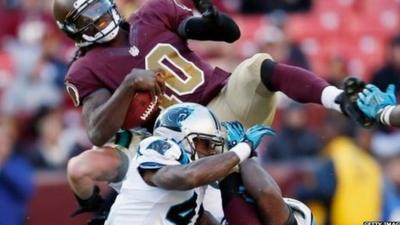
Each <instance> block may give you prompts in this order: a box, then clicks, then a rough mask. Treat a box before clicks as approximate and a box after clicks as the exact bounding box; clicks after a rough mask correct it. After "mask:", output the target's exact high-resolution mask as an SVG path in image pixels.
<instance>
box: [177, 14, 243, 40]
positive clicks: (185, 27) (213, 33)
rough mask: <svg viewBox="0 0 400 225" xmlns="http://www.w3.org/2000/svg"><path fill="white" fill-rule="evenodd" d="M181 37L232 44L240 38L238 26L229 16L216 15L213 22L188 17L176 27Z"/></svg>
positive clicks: (201, 18) (202, 18)
mask: <svg viewBox="0 0 400 225" xmlns="http://www.w3.org/2000/svg"><path fill="white" fill-rule="evenodd" d="M178 33H179V35H180V36H181V37H183V38H186V39H193V40H209V41H225V42H228V43H232V42H234V41H236V40H237V39H239V38H240V29H239V27H238V25H237V24H236V23H235V21H233V19H232V18H230V17H229V16H227V15H225V14H223V13H218V15H217V17H216V18H215V19H213V20H210V19H207V18H204V17H195V16H193V17H189V18H187V19H185V20H184V21H182V22H181V24H180V25H179V27H178Z"/></svg>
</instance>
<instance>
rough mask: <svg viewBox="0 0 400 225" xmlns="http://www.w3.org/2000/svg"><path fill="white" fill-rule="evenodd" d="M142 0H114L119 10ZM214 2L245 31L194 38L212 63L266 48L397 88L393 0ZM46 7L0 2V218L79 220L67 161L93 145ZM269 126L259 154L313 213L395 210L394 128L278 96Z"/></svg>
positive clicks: (282, 57)
mask: <svg viewBox="0 0 400 225" xmlns="http://www.w3.org/2000/svg"><path fill="white" fill-rule="evenodd" d="M143 1H145V0H116V2H117V5H118V7H119V8H120V9H122V10H121V12H123V13H124V14H125V16H127V15H129V13H131V12H134V11H135V9H136V8H138V7H140V5H141V2H143ZM186 1H187V2H190V0H186ZM214 2H215V4H216V5H217V6H218V7H219V8H220V9H221V10H222V11H225V12H227V13H229V14H231V15H233V17H234V18H235V20H236V21H237V22H238V24H239V26H240V28H241V31H242V37H241V39H240V40H239V41H238V42H237V43H234V44H233V45H228V44H221V43H211V42H206V43H204V42H192V43H190V44H191V47H192V48H193V49H196V51H197V52H199V53H201V54H202V56H203V57H204V58H207V59H208V60H209V61H210V62H212V64H215V65H218V66H220V67H222V68H224V69H226V70H228V71H231V70H232V68H234V65H237V64H238V62H240V61H241V60H242V59H243V58H245V57H247V56H250V55H252V54H254V53H255V52H268V53H270V54H271V55H272V56H273V57H274V58H275V60H276V61H280V62H285V63H288V64H293V65H297V66H302V67H304V68H308V69H311V70H313V71H315V72H316V73H318V74H320V75H321V76H322V77H324V78H325V79H327V80H328V81H329V82H331V83H332V84H335V85H338V86H340V83H341V80H342V79H343V78H344V77H346V76H349V75H352V76H358V77H361V78H362V79H364V80H365V81H367V82H372V83H374V84H376V85H377V86H378V87H380V88H381V89H386V86H387V85H388V84H390V83H394V84H395V85H396V90H400V29H399V28H400V1H398V0H330V1H328V0H280V1H267V0H214ZM50 9H51V0H1V1H0V225H21V224H29V225H36V224H40V225H44V224H52V225H54V224H79V223H77V222H76V221H73V220H70V219H68V214H69V212H71V211H72V210H73V207H74V205H73V203H72V194H71V193H70V192H69V191H68V188H66V185H67V184H66V180H65V175H64V173H65V166H66V163H67V161H68V159H69V158H71V157H72V156H74V155H76V154H78V153H79V152H81V151H83V150H84V149H87V148H90V147H91V145H90V143H89V141H88V139H87V137H86V134H85V131H84V128H83V126H82V121H81V118H80V112H79V110H77V109H76V108H74V107H73V106H72V103H71V102H70V100H69V97H67V95H66V93H65V91H64V85H63V79H64V74H65V72H66V70H67V68H68V62H69V60H70V58H71V56H72V55H73V53H74V50H75V48H74V46H73V43H71V42H70V41H69V40H67V39H66V38H65V37H64V35H63V34H62V33H61V32H59V31H58V29H57V27H56V25H55V24H54V23H53V20H52V15H51V10H50ZM299 88H301V87H299ZM273 127H274V128H275V129H276V130H277V131H278V135H277V136H276V137H274V138H272V139H269V140H265V143H264V145H263V147H262V148H261V149H259V151H260V155H261V158H262V162H261V163H263V164H264V165H265V168H266V169H268V170H269V171H270V172H271V174H272V175H273V176H274V178H276V179H277V181H278V183H279V184H280V186H281V187H282V190H283V192H284V194H285V195H288V196H292V197H295V198H298V199H300V200H303V201H306V202H308V203H309V204H310V206H312V207H313V210H314V214H315V215H316V217H317V220H318V223H317V224H333V225H336V224H341V225H346V224H349V225H355V224H362V222H363V221H366V220H400V131H399V130H397V129H392V128H390V129H389V128H382V127H378V126H377V127H374V128H373V129H368V130H367V129H363V128H360V127H358V126H357V125H356V124H353V123H352V122H350V121H349V120H347V119H346V118H344V117H343V116H340V115H337V114H336V113H334V112H328V111H326V110H325V109H322V107H319V106H313V105H300V104H297V103H294V102H291V101H290V100H289V99H287V98H286V97H285V96H281V98H280V108H279V111H278V114H277V118H276V120H275V123H274V126H273ZM51 204H56V205H63V206H64V208H63V209H64V210H63V211H62V212H56V210H55V209H53V208H54V207H53V206H52V205H51ZM324 208H325V210H324ZM49 212H50V214H51V215H50V217H49V216H47V218H44V217H43V215H46V213H47V214H49ZM52 212H54V213H53V214H52ZM57 215H59V216H57ZM325 221H328V223H325ZM80 224H82V223H80Z"/></svg>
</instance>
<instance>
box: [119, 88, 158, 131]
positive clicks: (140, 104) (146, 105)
mask: <svg viewBox="0 0 400 225" xmlns="http://www.w3.org/2000/svg"><path fill="white" fill-rule="evenodd" d="M159 111H160V110H159V108H158V99H155V100H154V101H153V100H152V98H151V94H150V93H148V92H139V93H136V94H135V96H134V97H133V99H132V102H131V105H130V106H129V108H128V112H127V113H126V117H125V120H124V123H123V124H122V126H121V127H122V128H123V129H130V128H134V127H138V126H141V125H142V124H143V123H144V122H146V121H148V120H149V119H150V118H153V116H154V115H155V114H156V113H158V112H159Z"/></svg>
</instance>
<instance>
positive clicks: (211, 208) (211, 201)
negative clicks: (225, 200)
mask: <svg viewBox="0 0 400 225" xmlns="http://www.w3.org/2000/svg"><path fill="white" fill-rule="evenodd" d="M203 206H204V209H206V210H207V211H208V212H210V213H211V214H212V215H213V216H214V217H215V219H217V220H218V221H219V222H222V221H223V219H224V210H223V209H222V198H221V192H220V190H219V187H218V184H217V182H214V183H212V184H210V185H208V187H207V190H206V193H205V195H204V201H203Z"/></svg>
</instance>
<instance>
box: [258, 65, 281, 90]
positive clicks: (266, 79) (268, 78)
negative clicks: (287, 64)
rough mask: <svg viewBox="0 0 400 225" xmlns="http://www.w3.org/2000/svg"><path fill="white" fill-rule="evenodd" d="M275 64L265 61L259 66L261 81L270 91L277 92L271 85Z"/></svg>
mask: <svg viewBox="0 0 400 225" xmlns="http://www.w3.org/2000/svg"><path fill="white" fill-rule="evenodd" d="M276 64H277V63H276V62H274V61H273V60H271V59H266V60H264V61H263V62H262V64H261V71H260V73H261V81H262V83H263V84H264V85H265V86H266V87H267V88H268V90H270V91H277V90H275V88H274V87H273V85H272V75H273V74H274V71H275V67H276Z"/></svg>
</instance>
